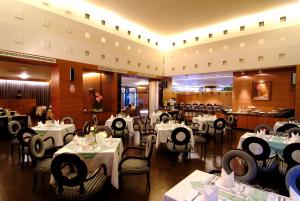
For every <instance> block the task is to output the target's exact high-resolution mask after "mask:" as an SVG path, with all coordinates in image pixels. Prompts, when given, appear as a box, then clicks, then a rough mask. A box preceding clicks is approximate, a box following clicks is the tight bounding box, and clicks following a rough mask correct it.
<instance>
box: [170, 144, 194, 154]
mask: <svg viewBox="0 0 300 201" xmlns="http://www.w3.org/2000/svg"><path fill="white" fill-rule="evenodd" d="M167 148H168V150H169V151H171V152H179V153H183V152H190V151H191V150H192V145H191V143H188V144H187V145H174V143H173V142H172V141H168V142H167Z"/></svg>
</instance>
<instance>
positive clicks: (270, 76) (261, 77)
mask: <svg viewBox="0 0 300 201" xmlns="http://www.w3.org/2000/svg"><path fill="white" fill-rule="evenodd" d="M293 72H296V68H295V67H288V68H279V69H269V70H263V72H262V73H261V74H258V71H247V72H245V74H244V75H241V73H240V72H235V73H234V74H233V94H232V105H233V111H237V110H238V109H239V108H240V107H247V106H250V105H253V106H255V107H256V108H257V109H261V110H265V111H270V110H272V109H278V108H292V109H294V108H295V96H296V86H294V85H292V84H291V74H292V73H293ZM253 81H256V82H258V81H271V82H272V87H271V88H272V89H271V100H268V101H262V100H252V82H253Z"/></svg>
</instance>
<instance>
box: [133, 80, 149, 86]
mask: <svg viewBox="0 0 300 201" xmlns="http://www.w3.org/2000/svg"><path fill="white" fill-rule="evenodd" d="M148 84H149V81H139V82H136V83H135V85H137V86H142V85H148Z"/></svg>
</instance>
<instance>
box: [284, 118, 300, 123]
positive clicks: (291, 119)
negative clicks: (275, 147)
mask: <svg viewBox="0 0 300 201" xmlns="http://www.w3.org/2000/svg"><path fill="white" fill-rule="evenodd" d="M287 121H288V122H296V123H300V119H298V118H296V117H289V118H288V119H287Z"/></svg>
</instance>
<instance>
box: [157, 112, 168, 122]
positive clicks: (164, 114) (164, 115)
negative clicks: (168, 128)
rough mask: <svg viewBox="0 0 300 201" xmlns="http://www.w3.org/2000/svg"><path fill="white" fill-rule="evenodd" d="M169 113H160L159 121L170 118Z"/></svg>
mask: <svg viewBox="0 0 300 201" xmlns="http://www.w3.org/2000/svg"><path fill="white" fill-rule="evenodd" d="M170 118H171V117H170V115H169V114H168V113H166V112H164V113H161V115H159V120H160V122H165V121H169V120H170Z"/></svg>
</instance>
